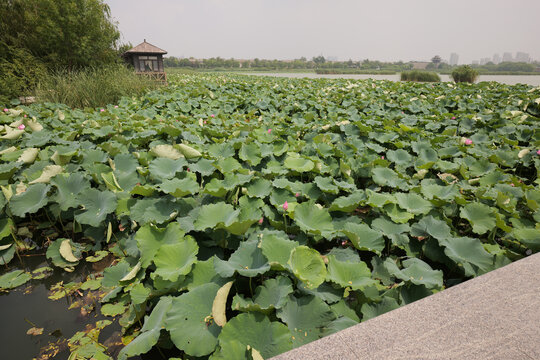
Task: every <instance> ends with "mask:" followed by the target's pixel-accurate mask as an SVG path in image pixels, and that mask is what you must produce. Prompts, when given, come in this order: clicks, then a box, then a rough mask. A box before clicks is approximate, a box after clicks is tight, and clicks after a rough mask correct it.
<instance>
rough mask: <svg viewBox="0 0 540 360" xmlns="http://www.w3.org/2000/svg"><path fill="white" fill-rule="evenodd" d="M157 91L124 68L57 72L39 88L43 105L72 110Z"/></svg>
mask: <svg viewBox="0 0 540 360" xmlns="http://www.w3.org/2000/svg"><path fill="white" fill-rule="evenodd" d="M155 87H157V84H156V83H154V82H152V81H151V80H148V79H145V78H142V77H140V76H137V75H135V74H134V73H133V71H132V70H130V69H128V68H126V67H125V66H122V65H115V66H110V67H104V68H89V69H86V70H80V71H72V72H69V71H56V72H53V73H50V74H49V75H47V76H45V77H43V79H42V80H41V81H40V82H39V83H38V85H37V88H36V97H37V99H38V101H39V102H53V103H62V104H66V105H68V106H69V107H72V108H85V107H98V106H104V105H107V104H112V103H116V102H118V100H120V98H121V97H122V96H133V95H142V94H144V93H145V92H146V91H147V90H149V89H151V88H155Z"/></svg>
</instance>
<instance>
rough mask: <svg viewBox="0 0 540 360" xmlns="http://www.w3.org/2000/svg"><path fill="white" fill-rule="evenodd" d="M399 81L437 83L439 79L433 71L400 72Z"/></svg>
mask: <svg viewBox="0 0 540 360" xmlns="http://www.w3.org/2000/svg"><path fill="white" fill-rule="evenodd" d="M401 81H419V82H437V81H441V78H440V77H439V75H438V74H437V73H435V72H433V71H419V70H412V71H404V72H402V73H401Z"/></svg>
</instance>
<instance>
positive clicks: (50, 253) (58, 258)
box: [46, 238, 83, 268]
mask: <svg viewBox="0 0 540 360" xmlns="http://www.w3.org/2000/svg"><path fill="white" fill-rule="evenodd" d="M64 241H67V244H69V247H70V250H71V252H72V255H73V256H74V259H71V260H75V261H68V260H66V258H65V257H64V256H63V255H62V254H61V252H60V250H61V247H62V243H64ZM82 250H83V247H82V245H79V244H77V243H75V242H73V241H71V240H69V239H63V238H60V239H56V240H55V241H53V242H51V243H50V244H49V247H48V248H47V253H46V255H47V258H48V259H49V260H51V261H52V263H53V264H54V266H57V267H61V268H73V267H75V266H77V265H78V264H79V261H78V260H77V259H80V258H81V257H82V254H81V252H82Z"/></svg>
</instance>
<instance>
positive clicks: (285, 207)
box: [283, 201, 289, 211]
mask: <svg viewBox="0 0 540 360" xmlns="http://www.w3.org/2000/svg"><path fill="white" fill-rule="evenodd" d="M283 210H285V211H287V210H289V203H288V202H286V201H285V202H284V203H283Z"/></svg>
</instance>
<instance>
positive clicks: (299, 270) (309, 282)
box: [288, 245, 326, 289]
mask: <svg viewBox="0 0 540 360" xmlns="http://www.w3.org/2000/svg"><path fill="white" fill-rule="evenodd" d="M288 265H289V266H290V268H291V269H292V271H293V273H294V275H295V276H296V277H297V278H298V279H300V280H301V281H302V282H303V283H304V284H305V285H306V287H307V288H308V289H315V288H317V287H318V286H319V285H321V284H322V283H323V282H324V279H325V278H326V266H325V264H324V261H323V259H322V257H321V254H319V252H318V251H317V250H315V249H310V248H309V247H307V246H303V245H302V246H298V247H296V248H294V249H293V250H292V251H291V255H290V257H289V261H288Z"/></svg>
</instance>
